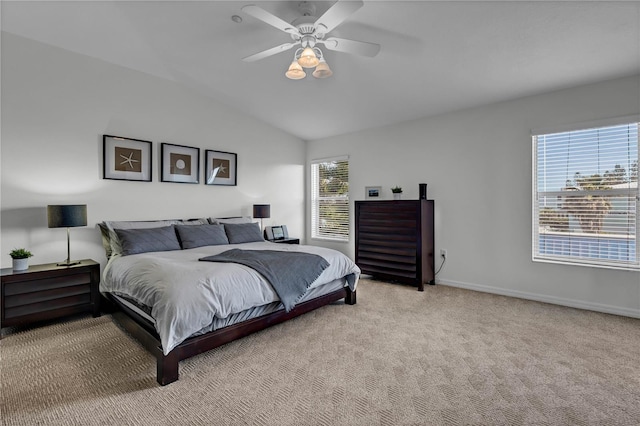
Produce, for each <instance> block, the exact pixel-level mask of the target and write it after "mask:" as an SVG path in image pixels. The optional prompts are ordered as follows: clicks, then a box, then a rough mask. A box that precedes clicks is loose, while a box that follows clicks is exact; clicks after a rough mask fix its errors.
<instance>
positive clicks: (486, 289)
mask: <svg viewBox="0 0 640 426" xmlns="http://www.w3.org/2000/svg"><path fill="white" fill-rule="evenodd" d="M438 284H439V285H446V286H450V287H459V288H465V289H467V290H475V291H481V292H483V293H492V294H499V295H501V296H510V297H517V298H519V299H527V300H535V301H536V302H545V303H552V304H554V305H561V306H568V307H570V308H578V309H586V310H588V311H596V312H604V313H605V314H613V315H621V316H625V317H631V318H640V309H629V308H621V307H618V306H611V305H604V304H602V303H592V302H585V301H582V300H573V299H563V298H561V297H553V296H546V295H542V294H536V293H528V292H525V291H518V290H509V289H505V288H500V287H491V286H488V285H481V284H471V283H463V282H459V281H450V280H438Z"/></svg>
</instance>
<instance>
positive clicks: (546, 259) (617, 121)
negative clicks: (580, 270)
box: [531, 115, 640, 271]
mask: <svg viewBox="0 0 640 426" xmlns="http://www.w3.org/2000/svg"><path fill="white" fill-rule="evenodd" d="M620 125H631V126H633V125H635V126H636V128H637V132H638V135H639V136H638V140H637V141H636V143H637V146H636V154H637V155H636V157H635V158H634V157H630V160H631V161H632V162H633V160H634V159H635V161H636V162H637V161H638V160H639V159H640V115H633V116H625V117H618V118H613V119H606V120H598V121H591V122H587V123H579V124H574V125H569V126H562V127H556V128H547V129H537V130H532V131H531V141H532V144H531V146H532V185H531V186H532V209H531V210H532V230H531V231H532V232H531V234H532V241H531V246H532V260H533V261H534V262H543V263H556V264H565V265H574V266H587V267H596V268H606V269H619V270H631V271H640V244H639V243H640V186H639V185H638V184H636V186H637V187H636V188H635V189H634V188H632V187H629V188H625V189H604V190H603V189H600V190H598V189H592V190H582V189H581V190H580V191H581V192H580V193H581V194H583V195H585V196H586V195H593V196H602V195H610V196H616V195H618V196H628V197H629V200H630V201H631V202H634V201H632V200H633V198H635V235H634V236H633V237H631V236H630V235H627V236H626V238H631V239H635V242H634V245H635V259H633V258H632V259H630V260H628V261H621V260H607V259H606V258H595V257H591V258H588V257H580V256H577V255H572V254H569V255H553V254H546V253H541V249H540V240H539V238H540V235H541V233H540V210H541V206H540V205H539V198H540V196H541V194H543V195H542V196H547V197H554V196H555V197H560V196H565V197H566V196H567V192H563V191H540V190H538V138H539V137H541V136H548V135H551V134H558V133H569V132H579V131H583V130H596V129H598V130H599V129H602V128H607V127H613V126H620ZM545 158H549V157H545ZM636 164H637V163H636ZM628 172H629V171H627V173H628ZM631 210H633V209H631ZM632 223H633V222H632ZM544 234H545V235H552V232H545V233H544ZM559 234H560V233H559ZM566 235H573V236H577V235H578V233H571V232H569V233H567V234H566ZM593 235H594V236H601V235H603V234H601V233H594V234H593ZM605 235H606V234H605ZM571 243H573V242H571Z"/></svg>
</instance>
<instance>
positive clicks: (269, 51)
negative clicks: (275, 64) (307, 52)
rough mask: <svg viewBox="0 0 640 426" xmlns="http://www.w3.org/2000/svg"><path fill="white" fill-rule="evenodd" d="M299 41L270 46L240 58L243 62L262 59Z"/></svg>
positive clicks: (289, 47) (287, 48)
mask: <svg viewBox="0 0 640 426" xmlns="http://www.w3.org/2000/svg"><path fill="white" fill-rule="evenodd" d="M296 44H300V43H285V44H281V45H280V46H276V47H272V48H271V49H267V50H263V51H262V52H258V53H255V54H253V55H251V56H247V57H246V58H242V60H243V61H245V62H254V61H257V60H260V59H264V58H266V57H268V56H271V55H275V54H277V53H280V52H284V51H286V50H289V49H291V48H292V47H293V46H295V45H296Z"/></svg>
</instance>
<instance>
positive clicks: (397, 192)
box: [391, 186, 402, 200]
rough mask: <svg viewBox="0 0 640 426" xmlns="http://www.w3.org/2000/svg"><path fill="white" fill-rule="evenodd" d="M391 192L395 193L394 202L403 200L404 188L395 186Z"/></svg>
mask: <svg viewBox="0 0 640 426" xmlns="http://www.w3.org/2000/svg"><path fill="white" fill-rule="evenodd" d="M391 192H393V199H394V200H399V199H401V198H402V187H400V186H394V187H393V188H391Z"/></svg>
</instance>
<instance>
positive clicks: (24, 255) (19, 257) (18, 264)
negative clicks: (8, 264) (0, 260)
mask: <svg viewBox="0 0 640 426" xmlns="http://www.w3.org/2000/svg"><path fill="white" fill-rule="evenodd" d="M9 256H11V259H12V262H13V264H12V266H13V268H12V269H13V270H14V271H26V270H27V269H29V258H30V257H31V256H33V253H31V252H30V251H29V250H27V249H24V248H19V249H13V250H11V252H10V253H9Z"/></svg>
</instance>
